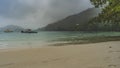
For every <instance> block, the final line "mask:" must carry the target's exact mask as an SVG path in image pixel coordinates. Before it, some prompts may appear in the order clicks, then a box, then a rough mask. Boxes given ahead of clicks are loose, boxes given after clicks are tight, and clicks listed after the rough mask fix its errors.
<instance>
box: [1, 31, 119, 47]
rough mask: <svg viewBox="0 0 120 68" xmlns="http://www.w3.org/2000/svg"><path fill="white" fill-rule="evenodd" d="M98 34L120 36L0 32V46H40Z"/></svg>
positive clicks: (46, 32)
mask: <svg viewBox="0 0 120 68" xmlns="http://www.w3.org/2000/svg"><path fill="white" fill-rule="evenodd" d="M99 36H120V32H75V31H74V32H70V31H69V32H67V31H63V32H59V31H51V32H50V31H41V32H38V33H37V34H24V33H19V32H16V33H15V32H14V33H2V32H1V33H0V48H14V47H41V46H44V45H48V44H52V43H55V42H61V41H62V42H66V41H65V40H62V39H78V38H79V39H81V38H87V37H99Z"/></svg>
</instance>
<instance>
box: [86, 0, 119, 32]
mask: <svg viewBox="0 0 120 68" xmlns="http://www.w3.org/2000/svg"><path fill="white" fill-rule="evenodd" d="M91 2H92V4H93V5H95V7H104V5H105V4H108V5H107V6H106V7H105V8H103V10H102V13H101V14H99V16H98V17H95V18H94V19H92V20H91V21H90V22H89V24H88V29H89V30H101V31H120V0H91Z"/></svg>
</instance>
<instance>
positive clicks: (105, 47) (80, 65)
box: [0, 41, 120, 68]
mask: <svg viewBox="0 0 120 68" xmlns="http://www.w3.org/2000/svg"><path fill="white" fill-rule="evenodd" d="M0 68H120V41H112V42H103V43H94V44H79V45H70V46H48V47H42V48H29V49H18V50H17V49H15V50H1V51H0Z"/></svg>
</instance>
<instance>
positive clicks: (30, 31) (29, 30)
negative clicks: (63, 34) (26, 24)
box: [21, 29, 38, 33]
mask: <svg viewBox="0 0 120 68" xmlns="http://www.w3.org/2000/svg"><path fill="white" fill-rule="evenodd" d="M21 33H38V32H36V31H32V30H31V29H27V30H25V31H21Z"/></svg>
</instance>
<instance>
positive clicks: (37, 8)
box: [0, 0, 93, 28]
mask: <svg viewBox="0 0 120 68" xmlns="http://www.w3.org/2000/svg"><path fill="white" fill-rule="evenodd" d="M90 7H93V6H92V5H91V3H90V1H89V0H0V19H2V20H1V21H0V22H2V23H0V24H3V22H4V23H5V25H7V24H15V25H21V26H24V27H29V28H38V27H42V26H45V25H47V24H49V23H51V22H54V21H57V20H60V19H62V18H64V17H66V16H68V15H72V14H76V13H79V12H81V11H83V10H85V9H87V8H90ZM3 25H4V24H3Z"/></svg>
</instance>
